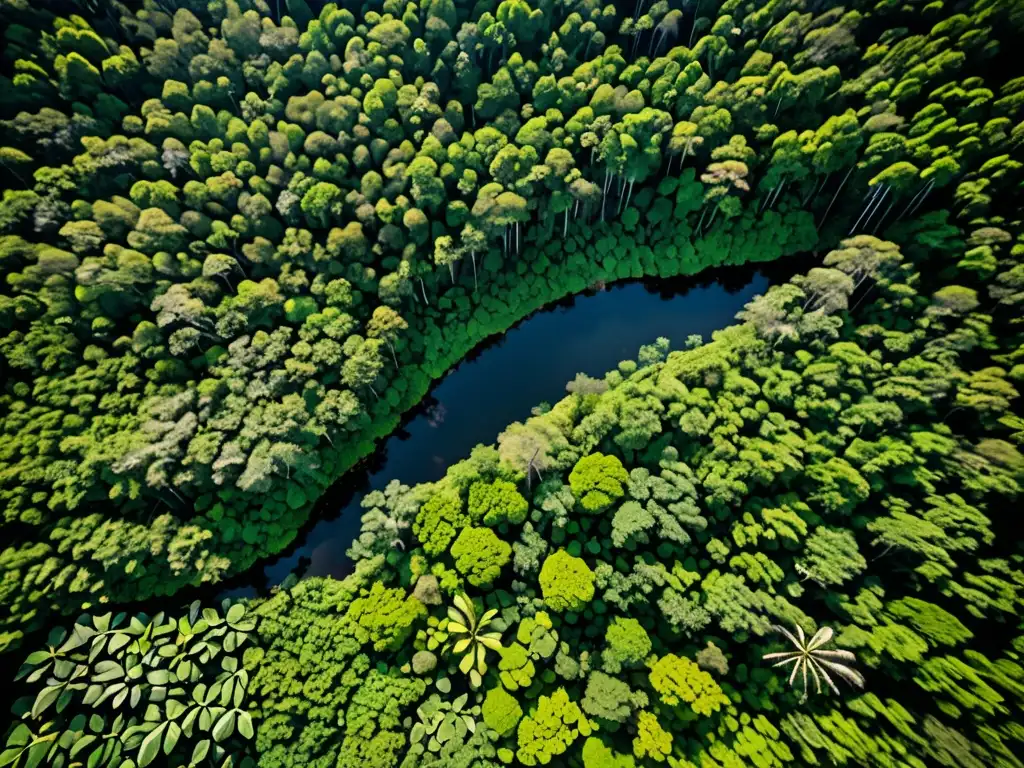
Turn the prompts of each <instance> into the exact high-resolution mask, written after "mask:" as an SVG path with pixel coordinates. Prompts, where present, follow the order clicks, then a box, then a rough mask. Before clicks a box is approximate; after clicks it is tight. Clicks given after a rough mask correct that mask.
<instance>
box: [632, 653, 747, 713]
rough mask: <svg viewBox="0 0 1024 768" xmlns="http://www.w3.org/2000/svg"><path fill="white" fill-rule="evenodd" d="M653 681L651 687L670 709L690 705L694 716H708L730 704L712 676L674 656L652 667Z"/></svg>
mask: <svg viewBox="0 0 1024 768" xmlns="http://www.w3.org/2000/svg"><path fill="white" fill-rule="evenodd" d="M650 679H651V687H652V688H654V690H655V691H657V693H658V696H659V698H660V699H661V701H662V702H663V703H664V704H667V705H668V706H670V707H683V705H689V708H690V709H692V710H693V712H694V713H696V714H698V715H703V716H705V717H707V716H708V715H711V714H712V713H714V712H717V711H718V709H719V708H721V707H722V706H723V705H727V704H728V703H729V699H728V698H726V696H725V694H723V693H722V689H721V688H720V687H719V686H718V683H716V682H715V680H714V678H713V677H711V675H709V674H708V673H707V672H705V671H704V670H702V669H701V668H700V667H698V666H697V665H696V663H694V662H692V661H690V660H689V659H686V658H681V657H679V656H676V655H675V654H673V653H669V654H666V655H665V656H662V657H661V658H659V659H658V660H657V661H655V662H654V663H653V664H652V665H651V672H650Z"/></svg>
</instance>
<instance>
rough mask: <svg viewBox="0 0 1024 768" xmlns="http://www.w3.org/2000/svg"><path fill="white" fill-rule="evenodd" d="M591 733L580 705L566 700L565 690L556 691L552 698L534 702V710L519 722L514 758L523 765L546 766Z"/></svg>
mask: <svg viewBox="0 0 1024 768" xmlns="http://www.w3.org/2000/svg"><path fill="white" fill-rule="evenodd" d="M592 731H593V726H592V725H591V724H590V721H589V720H588V719H587V717H586V715H584V714H583V713H582V712H581V711H580V708H579V705H577V704H576V702H574V701H571V700H570V699H569V694H568V693H567V692H566V690H565V688H558V689H557V690H556V691H555V692H554V693H553V694H552V695H551V696H541V697H540V698H539V699H537V709H536V711H535V712H533V714H531V715H528V716H527V717H524V718H523V719H522V720H520V721H519V728H518V730H517V731H516V741H517V743H518V745H519V748H518V749H517V750H516V758H517V759H518V760H519V762H520V763H522V764H523V765H528V766H533V765H538V764H540V765H546V764H547V763H549V762H551V759H552V757H555V756H557V755H561V754H563V753H565V751H566V749H567V748H568V747H569V746H570V745H571V744H572V743H573V742H574V741H575V740H576V739H577V738H578V737H579V736H589V735H590V734H591V732H592Z"/></svg>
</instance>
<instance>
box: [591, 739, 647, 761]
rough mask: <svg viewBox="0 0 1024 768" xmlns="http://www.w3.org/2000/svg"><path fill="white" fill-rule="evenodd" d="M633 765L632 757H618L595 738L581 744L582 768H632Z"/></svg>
mask: <svg viewBox="0 0 1024 768" xmlns="http://www.w3.org/2000/svg"><path fill="white" fill-rule="evenodd" d="M635 765H636V762H635V761H634V760H633V756H632V755H620V754H618V753H616V752H614V751H612V749H611V748H609V747H608V746H606V745H605V744H604V742H602V741H601V740H600V739H599V738H597V737H596V736H591V737H590V738H588V739H587V740H586V741H585V742H583V767H584V768H634V766H635Z"/></svg>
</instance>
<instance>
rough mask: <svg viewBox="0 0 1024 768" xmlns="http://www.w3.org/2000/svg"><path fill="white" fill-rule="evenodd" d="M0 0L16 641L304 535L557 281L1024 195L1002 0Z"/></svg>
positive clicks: (785, 249)
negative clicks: (341, 0) (457, 374)
mask: <svg viewBox="0 0 1024 768" xmlns="http://www.w3.org/2000/svg"><path fill="white" fill-rule="evenodd" d="M4 8H5V12H4V14H3V17H2V21H0V25H2V27H0V33H2V36H3V40H4V43H5V44H4V48H3V58H2V60H0V96H2V98H0V131H2V142H0V143H2V144H4V145H6V146H5V147H4V148H3V150H2V156H0V162H2V164H3V166H4V169H5V171H6V172H7V173H6V174H5V177H4V178H5V186H6V189H5V190H4V193H3V199H2V202H0V237H2V240H0V257H2V263H3V267H2V269H3V274H4V284H3V289H2V291H3V293H2V296H0V326H2V333H3V337H2V343H0V355H2V361H3V373H4V376H3V380H4V383H3V392H2V394H0V398H2V400H0V405H2V422H3V423H2V425H0V427H2V431H3V434H4V438H5V439H4V441H3V444H4V449H3V452H2V453H0V500H2V502H3V506H4V510H5V515H4V518H3V533H4V541H5V545H4V549H3V551H2V552H0V568H2V570H3V590H2V595H3V605H4V616H3V618H2V622H3V626H2V627H0V631H2V633H3V634H2V638H3V643H4V644H5V645H12V644H17V643H18V642H20V638H21V637H22V634H23V633H24V632H25V631H26V630H31V629H33V628H40V627H43V626H45V624H46V622H47V617H48V616H49V615H50V614H51V612H52V611H53V609H54V608H56V609H59V610H62V611H65V612H71V613H73V612H74V611H75V610H77V608H78V607H80V606H81V605H83V604H86V603H89V602H93V601H95V600H96V599H98V598H99V597H100V596H103V597H105V598H106V599H110V600H114V601H116V602H125V601H133V600H139V599H145V598H147V597H149V596H153V595H168V594H172V593H174V592H176V591H178V590H179V589H181V588H182V587H184V586H186V585H189V584H197V583H202V582H216V581H218V580H221V579H223V578H225V577H226V576H229V575H231V574H235V573H238V572H240V571H243V570H245V569H247V568H249V567H251V566H252V565H253V564H254V563H256V562H257V561H258V560H259V559H260V558H261V557H265V556H266V555H268V554H271V553H275V552H279V551H281V550H282V549H283V548H284V547H286V546H287V545H288V544H289V543H290V542H291V541H292V540H293V539H294V537H295V535H296V532H297V531H298V530H299V529H300V528H301V526H302V525H303V523H305V522H306V521H307V519H308V517H309V512H310V510H311V508H312V505H313V503H314V502H315V500H316V499H317V498H318V497H319V496H320V495H321V494H322V492H323V490H324V489H325V488H326V487H327V486H328V484H329V483H330V482H331V481H332V480H334V479H335V478H337V477H339V476H340V475H341V474H343V473H344V472H345V471H346V470H348V469H349V468H350V467H352V465H353V464H354V463H355V462H356V461H357V460H358V459H359V458H360V457H363V456H365V455H367V453H368V452H370V451H371V450H372V447H373V443H374V441H375V440H376V439H378V438H379V437H381V436H383V435H385V434H388V433H389V432H390V431H391V430H392V429H393V428H394V427H395V426H396V424H397V423H398V418H399V416H400V414H401V413H402V412H403V411H405V410H407V409H408V408H409V407H410V406H412V405H413V404H415V403H416V402H417V401H418V400H419V399H420V398H421V397H422V396H423V394H424V392H425V391H426V389H427V387H428V385H429V382H430V380H431V379H432V378H434V377H437V376H439V375H440V374H441V373H442V372H443V371H444V370H446V369H447V368H448V367H449V366H450V365H452V364H453V363H455V362H457V361H458V360H459V359H460V358H461V357H462V356H463V355H464V354H465V353H466V352H467V351H468V350H469V349H470V348H471V347H472V346H473V345H474V344H475V343H477V342H478V341H480V340H481V339H482V338H483V337H485V336H486V335H488V334H492V333H497V332H501V331H503V330H504V329H505V328H507V327H508V325H509V324H510V323H512V322H513V321H515V320H516V319H518V318H520V317H522V316H523V315H524V314H526V313H528V312H530V311H531V310H533V309H535V308H537V307H539V306H541V305H543V304H544V303H546V302H549V301H551V300H553V299H555V298H558V297H560V296H563V295H565V294H568V293H572V292H576V291H579V290H581V289H582V288H583V287H585V286H586V285H588V284H591V283H593V282H595V281H607V280H614V279H620V278H625V277H630V276H632V277H637V276H640V275H645V274H646V275H676V274H681V273H685V274H692V273H695V272H698V271H700V270H701V269H702V268H704V267H707V266H711V265H720V264H737V263H743V262H747V261H751V260H771V259H775V258H778V257H780V256H784V255H786V254H790V253H795V252H799V251H807V250H813V249H815V248H817V247H819V246H820V245H821V244H824V245H825V248H827V247H829V246H830V245H831V244H832V243H834V242H835V240H836V237H837V235H839V234H845V233H846V232H847V230H848V229H849V228H850V227H851V226H852V227H853V228H854V229H859V230H861V231H875V230H878V231H882V230H884V229H885V228H886V227H887V226H888V225H891V224H892V223H893V222H895V221H897V220H899V219H901V218H906V217H910V216H913V215H916V214H919V213H920V212H922V211H925V210H928V209H929V208H930V207H932V206H933V204H935V203H937V202H938V203H942V204H943V205H949V206H951V208H952V210H953V211H954V213H955V214H956V215H957V216H959V217H961V218H962V219H963V220H964V221H965V222H967V221H971V220H972V219H974V218H976V217H979V216H996V215H998V214H999V212H1000V211H1003V210H1013V207H1014V206H1013V203H1012V201H1011V200H1010V198H1011V197H1012V190H1013V189H1014V185H1015V184H1016V183H1017V182H1016V178H1017V175H1018V173H1019V163H1018V162H1017V161H1015V160H1014V159H1012V155H1013V153H1014V151H1015V148H1016V147H1017V146H1018V143H1019V138H1020V137H1019V133H1020V132H1019V130H1018V129H1017V122H1018V120H1019V117H1020V115H1019V111H1020V102H1021V99H1020V93H1022V92H1024V91H1022V90H1021V85H1020V81H1019V80H1018V79H1013V76H1014V66H1015V65H1016V62H1017V58H1016V57H1015V56H1014V54H1013V51H1012V50H1011V48H1012V44H1011V45H1010V46H1009V47H1008V46H1007V41H1013V40H1015V39H1016V35H1017V33H1018V32H1019V31H1020V28H1021V23H1020V16H1021V14H1020V12H1019V11H1018V10H1017V9H1016V7H1015V5H1014V4H1013V3H1007V2H994V1H992V0H976V1H975V2H970V3H968V2H964V3H959V4H946V5H943V4H942V3H929V4H919V3H906V4H901V3H881V4H876V3H866V2H863V3H862V2H852V1H851V2H850V3H848V4H847V5H846V6H843V7H831V8H824V7H820V8H819V7H817V6H809V5H806V4H805V3H802V2H797V3H795V4H794V3H790V2H781V1H776V2H771V3H767V4H763V3H748V2H741V1H740V0H727V1H726V2H718V0H705V2H702V3H689V2H688V3H685V4H676V3H672V2H658V3H653V4H651V5H650V6H647V7H644V4H641V5H640V6H637V7H633V6H632V5H630V6H628V7H626V6H625V5H623V6H613V5H601V4H599V3H594V2H590V0H585V1H584V0H580V1H579V2H570V3H554V4H550V3H547V2H543V3H540V4H538V5H536V7H534V6H533V5H530V4H529V3H528V2H525V1H524V0H503V2H496V1H495V2H482V3H478V4H476V5H470V4H468V3H463V2H458V3H453V2H451V0H437V1H436V2H430V3H424V4H420V5H415V4H402V3H398V2H395V1H394V0H387V2H383V3H381V2H368V3H366V4H364V5H363V6H360V7H354V6H353V7H349V6H346V7H343V8H340V7H338V5H337V4H334V3H327V4H323V5H321V4H320V3H319V2H313V3H310V2H308V0H290V1H289V2H285V3H281V2H274V1H272V0H214V1H213V2H208V3H207V2H200V1H199V0H194V1H192V2H187V3H178V4H170V3H166V2H157V1H156V0H133V2H131V3H127V4H122V3H120V2H103V3H90V2H85V1H84V0H83V1H82V2H73V1H72V0H67V1H66V3H64V4H63V5H59V6H54V5H53V4H39V3H31V2H27V0H5V2H4ZM992 246H993V244H992V243H990V242H989V241H988V239H987V237H986V236H981V237H980V238H979V240H978V242H977V243H975V244H974V245H973V246H972V247H971V248H970V249H968V250H967V251H966V252H965V255H964V257H963V259H964V268H965V269H970V270H972V271H973V272H974V273H976V274H978V275H980V276H986V275H989V274H991V272H992V271H993V269H995V261H994V255H993V253H992ZM860 278H861V275H860V274H857V275H854V276H853V279H855V280H859V279H860ZM1006 290H1007V291H1011V292H1012V291H1013V290H1014V288H1013V286H1012V284H1007V285H1006ZM956 298H957V297H955V296H951V297H950V300H951V301H955V300H956ZM652 352H654V353H655V354H656V353H657V349H656V348H655V349H653V350H652ZM595 498H597V497H596V496H595ZM439 534H440V535H442V536H443V532H439Z"/></svg>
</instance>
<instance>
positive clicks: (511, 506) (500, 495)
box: [468, 480, 530, 526]
mask: <svg viewBox="0 0 1024 768" xmlns="http://www.w3.org/2000/svg"><path fill="white" fill-rule="evenodd" d="M529 508H530V505H529V504H528V503H527V501H526V499H524V498H523V497H522V495H521V494H520V493H519V491H518V490H517V489H516V486H515V485H514V484H513V483H510V482H508V481H507V480H495V481H494V482H492V483H483V482H476V483H473V485H471V486H470V488H469V503H468V509H469V515H470V517H471V518H472V519H473V521H474V522H483V524H484V525H489V526H496V525H501V524H502V523H504V522H506V521H507V522H509V523H512V524H513V525H520V524H522V523H523V521H524V520H526V513H527V512H528V511H529Z"/></svg>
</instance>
